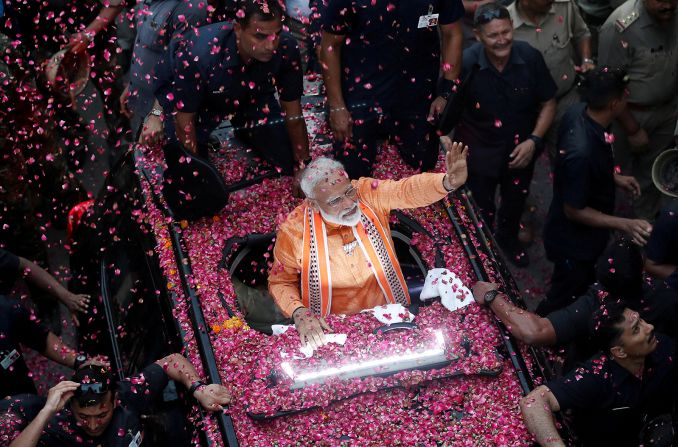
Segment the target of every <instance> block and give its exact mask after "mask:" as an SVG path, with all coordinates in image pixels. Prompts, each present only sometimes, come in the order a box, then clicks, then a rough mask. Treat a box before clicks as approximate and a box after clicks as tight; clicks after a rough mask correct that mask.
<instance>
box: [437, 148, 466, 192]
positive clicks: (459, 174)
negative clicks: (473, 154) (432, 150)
mask: <svg viewBox="0 0 678 447" xmlns="http://www.w3.org/2000/svg"><path fill="white" fill-rule="evenodd" d="M440 144H442V145H443V147H444V148H445V168H446V169H447V174H446V175H445V180H443V184H444V185H445V188H447V189H448V190H453V189H458V188H460V187H461V186H462V185H463V184H464V183H466V179H467V178H468V166H467V164H466V158H467V157H468V146H466V145H464V144H463V143H458V142H456V141H455V142H454V143H453V142H452V140H450V138H449V137H440Z"/></svg>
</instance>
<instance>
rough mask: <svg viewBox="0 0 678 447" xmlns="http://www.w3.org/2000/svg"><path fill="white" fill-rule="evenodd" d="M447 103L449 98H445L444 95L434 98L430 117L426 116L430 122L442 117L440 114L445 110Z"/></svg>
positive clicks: (429, 112) (429, 113)
mask: <svg viewBox="0 0 678 447" xmlns="http://www.w3.org/2000/svg"><path fill="white" fill-rule="evenodd" d="M446 105H447V100H446V99H445V98H443V97H442V96H438V97H437V98H436V99H434V100H433V102H432V103H431V108H430V109H429V111H428V117H427V118H426V119H427V120H428V121H429V122H433V121H435V120H437V119H438V117H440V115H441V114H442V113H443V110H445V106H446Z"/></svg>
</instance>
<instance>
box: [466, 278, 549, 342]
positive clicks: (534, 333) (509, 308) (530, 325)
mask: <svg viewBox="0 0 678 447" xmlns="http://www.w3.org/2000/svg"><path fill="white" fill-rule="evenodd" d="M497 288H498V287H497V285H496V284H493V283H489V282H484V281H478V282H477V283H476V284H475V285H474V286H473V298H475V300H476V302H477V303H478V304H480V305H485V298H484V297H485V294H486V293H487V292H489V291H490V290H496V289H497ZM489 307H490V309H491V310H492V312H493V313H494V314H495V315H496V316H497V318H499V319H500V320H501V322H502V323H504V325H505V326H506V328H507V329H508V330H509V332H511V334H513V336H514V337H516V338H517V339H518V340H520V341H522V342H523V343H525V344H528V345H534V346H552V345H554V344H555V343H556V331H555V329H554V328H553V324H551V321H549V320H548V319H547V318H542V317H540V316H539V315H536V314H534V313H532V312H530V311H528V310H525V309H521V308H519V307H517V306H515V305H514V304H513V303H511V302H510V301H509V300H508V297H507V296H506V295H505V294H503V293H499V295H497V296H496V297H495V299H494V301H492V303H490V306H489Z"/></svg>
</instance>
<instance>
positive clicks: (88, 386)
mask: <svg viewBox="0 0 678 447" xmlns="http://www.w3.org/2000/svg"><path fill="white" fill-rule="evenodd" d="M107 392H108V387H106V386H104V384H103V383H81V384H80V388H78V389H77V392H76V394H80V395H83V394H86V393H94V394H105V393H107Z"/></svg>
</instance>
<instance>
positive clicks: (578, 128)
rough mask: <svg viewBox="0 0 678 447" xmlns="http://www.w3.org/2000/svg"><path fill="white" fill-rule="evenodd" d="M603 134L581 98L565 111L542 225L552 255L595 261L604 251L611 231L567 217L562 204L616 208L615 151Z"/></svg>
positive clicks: (608, 210)
mask: <svg viewBox="0 0 678 447" xmlns="http://www.w3.org/2000/svg"><path fill="white" fill-rule="evenodd" d="M606 135H609V134H607V133H606V129H604V128H603V127H602V126H600V124H598V123H596V122H595V121H593V120H592V119H591V118H590V117H589V116H588V115H587V113H586V104H584V103H580V104H575V105H573V106H572V107H570V108H569V109H568V111H567V112H566V113H565V115H564V116H563V119H562V121H561V123H560V128H559V131H558V151H557V156H556V166H555V171H554V181H553V200H552V201H551V207H550V208H549V212H548V215H547V217H546V224H545V226H544V248H545V249H546V254H547V256H548V257H549V259H551V260H555V259H562V258H570V259H575V260H578V261H595V260H596V259H597V258H598V256H600V254H601V253H602V252H603V250H605V246H606V245H607V241H608V238H609V236H610V231H609V230H607V229H604V228H594V227H590V226H587V225H582V224H579V223H576V222H574V221H572V220H570V219H568V218H567V216H565V209H564V206H565V204H568V205H570V206H571V207H573V208H576V209H583V208H586V207H589V208H593V209H595V210H598V211H600V212H602V213H605V214H613V213H614V201H615V183H614V156H613V152H612V143H610V142H608V141H610V137H609V136H607V137H606Z"/></svg>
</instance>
